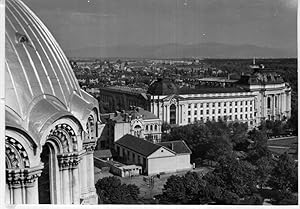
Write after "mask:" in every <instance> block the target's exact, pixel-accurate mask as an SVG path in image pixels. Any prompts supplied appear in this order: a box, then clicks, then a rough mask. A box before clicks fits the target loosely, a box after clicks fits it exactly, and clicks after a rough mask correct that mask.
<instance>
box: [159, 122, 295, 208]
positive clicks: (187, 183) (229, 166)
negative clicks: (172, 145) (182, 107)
mask: <svg viewBox="0 0 300 209" xmlns="http://www.w3.org/2000/svg"><path fill="white" fill-rule="evenodd" d="M287 126H288V122H282V121H275V122H272V121H266V122H265V123H262V125H261V126H260V127H259V128H258V129H253V130H250V131H248V127H247V125H246V124H243V123H238V122H232V123H228V122H225V121H217V122H214V121H208V122H206V123H203V122H198V123H194V124H190V125H187V126H181V127H176V128H172V129H171V131H170V132H169V133H168V134H167V135H165V138H164V140H170V141H172V140H185V142H186V143H187V144H188V146H189V147H190V148H191V150H192V152H193V154H192V161H193V162H198V163H199V164H200V166H204V165H205V162H206V161H207V160H208V161H211V162H214V163H213V164H211V163H208V165H214V166H213V167H214V168H213V170H212V171H211V172H209V173H207V174H206V175H205V176H199V175H198V174H196V173H193V172H189V173H187V174H186V175H185V176H176V175H173V176H171V177H170V178H169V179H168V180H167V183H166V184H165V185H164V188H163V193H162V194H160V195H157V196H156V198H157V199H159V202H160V203H161V204H251V205H253V204H262V203H263V201H264V199H269V203H270V204H297V201H298V200H297V196H296V195H295V194H296V193H297V191H298V179H297V176H298V165H297V163H296V162H295V161H294V160H293V159H292V158H291V157H290V156H289V155H288V154H287V153H283V154H282V155H280V156H279V158H276V157H275V156H274V155H273V154H272V153H271V152H270V151H269V149H268V146H267V141H268V133H274V135H276V134H277V135H278V134H282V133H284V130H285V129H286V128H287ZM191 185H192V186H191Z"/></svg>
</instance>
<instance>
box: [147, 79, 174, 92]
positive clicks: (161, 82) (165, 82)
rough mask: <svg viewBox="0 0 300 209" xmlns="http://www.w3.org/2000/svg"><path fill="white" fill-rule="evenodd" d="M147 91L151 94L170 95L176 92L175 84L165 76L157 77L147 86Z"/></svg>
mask: <svg viewBox="0 0 300 209" xmlns="http://www.w3.org/2000/svg"><path fill="white" fill-rule="evenodd" d="M148 93H149V94H151V95H170V94H177V93H178V88H177V86H176V85H175V84H174V83H173V82H172V81H170V80H169V79H166V78H158V79H157V80H156V81H154V82H153V83H152V84H151V85H150V86H149V88H148Z"/></svg>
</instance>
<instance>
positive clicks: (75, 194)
mask: <svg viewBox="0 0 300 209" xmlns="http://www.w3.org/2000/svg"><path fill="white" fill-rule="evenodd" d="M79 161H80V158H79V157H78V156H75V157H74V159H73V162H72V170H71V175H72V188H73V189H72V200H73V204H80V185H79V169H78V165H79Z"/></svg>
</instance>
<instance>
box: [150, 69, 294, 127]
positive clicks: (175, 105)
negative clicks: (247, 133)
mask: <svg viewBox="0 0 300 209" xmlns="http://www.w3.org/2000/svg"><path fill="white" fill-rule="evenodd" d="M251 67H252V68H253V73H252V74H251V75H245V76H242V77H241V79H240V80H238V81H235V82H230V83H231V84H230V86H229V87H227V86H226V85H215V86H214V85H210V86H207V85H203V86H201V85H200V86H199V87H198V88H193V89H191V88H181V89H178V88H177V86H176V85H175V84H174V83H173V82H171V81H170V80H168V79H158V80H156V81H154V82H153V83H152V84H151V85H150V87H149V89H148V94H150V108H151V112H152V113H153V114H155V115H156V116H158V117H159V118H160V119H161V120H162V121H163V122H167V123H169V124H171V125H187V124H190V123H194V122H196V121H204V122H205V121H208V120H215V121H217V120H220V119H222V120H225V121H240V122H245V123H248V127H249V128H251V127H254V126H258V125H259V124H260V122H261V120H283V119H286V118H289V117H290V114H291V88H290V86H289V84H288V83H286V82H284V80H283V79H282V78H281V76H280V75H279V74H277V73H276V72H274V71H272V70H270V69H265V68H264V67H263V66H251ZM214 83H217V82H216V81H214Z"/></svg>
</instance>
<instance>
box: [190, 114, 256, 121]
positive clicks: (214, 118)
mask: <svg viewBox="0 0 300 209" xmlns="http://www.w3.org/2000/svg"><path fill="white" fill-rule="evenodd" d="M252 118H253V115H252V114H249V115H247V114H245V115H243V114H241V115H240V117H238V115H234V116H233V115H228V116H226V115H225V116H223V117H221V116H218V117H215V116H212V117H211V119H212V120H213V121H215V120H216V119H217V120H221V119H222V120H233V119H234V120H243V119H245V120H247V119H252ZM205 119H206V121H208V120H210V117H206V118H205V117H200V120H201V121H204V120H205ZM197 120H199V119H198V118H197V117H195V118H194V121H197ZM188 123H191V118H188Z"/></svg>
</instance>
